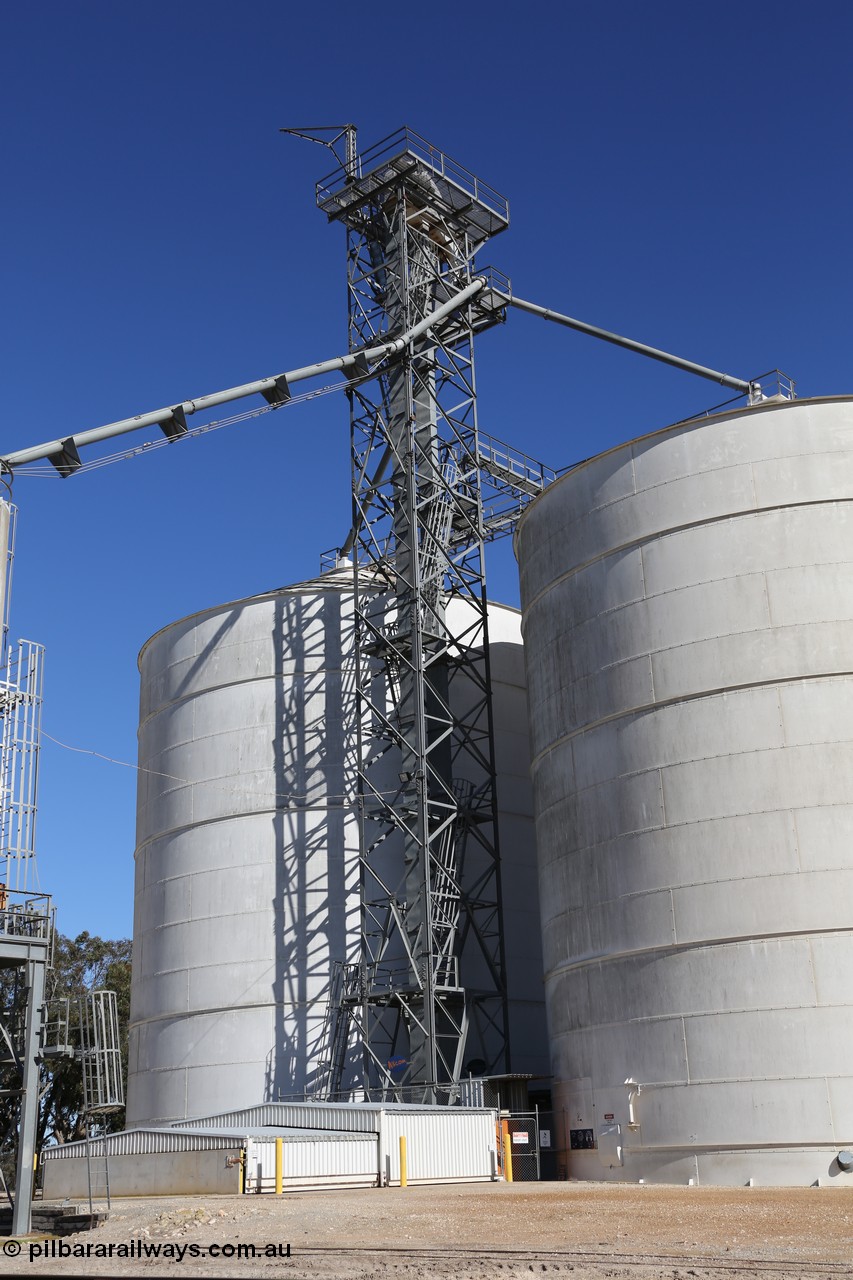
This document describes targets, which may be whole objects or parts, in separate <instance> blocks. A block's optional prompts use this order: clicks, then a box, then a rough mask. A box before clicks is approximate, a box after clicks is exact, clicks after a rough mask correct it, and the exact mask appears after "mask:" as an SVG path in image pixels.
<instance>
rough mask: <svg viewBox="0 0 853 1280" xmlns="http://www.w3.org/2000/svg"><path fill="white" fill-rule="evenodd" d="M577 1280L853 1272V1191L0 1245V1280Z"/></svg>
mask: <svg viewBox="0 0 853 1280" xmlns="http://www.w3.org/2000/svg"><path fill="white" fill-rule="evenodd" d="M288 1244H289V1245H290V1256H289V1257H287V1256H286V1246H287V1245H288ZM18 1245H20V1249H21V1252H20V1254H18V1255H17V1256H11V1255H14V1250H15V1248H16V1247H17V1246H18ZM109 1246H112V1248H111V1249H110V1248H109ZM241 1246H242V1248H241ZM245 1246H253V1247H254V1253H255V1256H254V1258H252V1257H251V1249H247V1248H246V1247H245ZM158 1247H159V1256H156V1255H155V1249H157V1248H158ZM87 1248H88V1256H87V1253H86V1252H85V1251H86V1250H87ZM238 1249H240V1254H241V1255H242V1256H240V1255H238V1253H237V1250H238ZM65 1250H68V1252H67V1253H66V1252H65ZM52 1254H53V1255H55V1256H51V1255H52ZM247 1255H248V1256H247ZM569 1273H571V1277H572V1280H605V1278H607V1280H688V1278H690V1277H696V1278H697V1280H757V1277H765V1278H766V1280H782V1278H783V1277H784V1278H785V1280H791V1278H792V1277H796V1278H797V1280H817V1278H818V1277H820V1278H821V1280H823V1278H825V1277H828V1276H837V1277H845V1278H846V1277H850V1276H853V1189H844V1188H838V1189H836V1188H825V1187H812V1188H802V1189H800V1188H797V1189H781V1188H766V1187H765V1188H762V1187H749V1188H736V1189H728V1188H718V1187H657V1186H630V1187H627V1186H613V1185H605V1184H601V1183H565V1182H550V1183H534V1184H518V1183H516V1184H514V1185H511V1186H507V1185H505V1184H503V1183H496V1184H485V1183H478V1184H473V1185H471V1184H469V1185H458V1184H456V1185H452V1186H422V1187H408V1188H406V1189H404V1190H403V1189H400V1188H388V1189H382V1190H378V1189H373V1190H358V1191H349V1190H338V1191H309V1192H299V1193H290V1194H286V1195H285V1196H283V1197H281V1198H277V1197H275V1196H272V1195H265V1196H239V1197H238V1196H212V1197H204V1198H199V1199H193V1198H186V1199H181V1198H168V1199H150V1200H115V1201H113V1209H112V1213H111V1214H110V1216H109V1219H108V1221H107V1222H106V1223H105V1224H104V1225H103V1226H101V1227H100V1228H98V1229H97V1230H95V1231H92V1232H85V1233H80V1234H77V1235H73V1236H68V1237H66V1238H65V1239H63V1240H59V1239H57V1240H52V1241H51V1240H48V1239H45V1238H36V1237H33V1238H32V1239H31V1240H23V1241H20V1242H19V1241H11V1240H4V1241H2V1242H0V1275H13V1276H24V1275H26V1276H32V1277H35V1276H39V1275H62V1276H105V1275H112V1276H115V1275H117V1276H145V1277H157V1276H163V1275H170V1276H187V1277H196V1276H198V1277H200V1276H206V1277H218V1276H228V1277H232V1276H239V1277H251V1276H265V1277H272V1276H276V1275H282V1276H287V1277H289V1278H291V1280H354V1278H355V1277H365V1278H368V1280H369V1278H371V1277H375V1280H420V1278H422V1277H432V1276H438V1277H450V1276H454V1277H459V1278H460V1280H487V1278H488V1280H495V1278H496V1277H497V1280H518V1278H519V1277H522V1276H523V1277H525V1278H526V1280H530V1277H531V1275H542V1277H543V1280H548V1278H549V1276H550V1275H554V1276H555V1280H557V1277H559V1280H563V1278H564V1277H566V1278H567V1277H568V1275H569Z"/></svg>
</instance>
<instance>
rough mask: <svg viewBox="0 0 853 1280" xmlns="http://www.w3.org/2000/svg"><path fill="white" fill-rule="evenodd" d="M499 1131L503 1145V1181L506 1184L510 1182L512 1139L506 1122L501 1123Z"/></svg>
mask: <svg viewBox="0 0 853 1280" xmlns="http://www.w3.org/2000/svg"><path fill="white" fill-rule="evenodd" d="M501 1130H502V1133H503V1144H504V1179H505V1181H506V1182H512V1137H511V1135H510V1132H509V1123H508V1121H506V1120H504V1121H502V1123H501Z"/></svg>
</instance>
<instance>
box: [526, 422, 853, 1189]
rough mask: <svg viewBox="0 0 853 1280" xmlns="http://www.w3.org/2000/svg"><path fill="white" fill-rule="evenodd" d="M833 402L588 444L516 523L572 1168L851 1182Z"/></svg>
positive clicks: (849, 445) (845, 684) (851, 752)
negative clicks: (613, 444) (584, 458)
mask: <svg viewBox="0 0 853 1280" xmlns="http://www.w3.org/2000/svg"><path fill="white" fill-rule="evenodd" d="M851 534H853V400H851V398H849V397H844V398H836V399H831V400H811V401H798V402H781V403H775V402H770V403H765V404H763V405H760V406H757V407H753V408H744V409H739V410H737V411H733V412H731V413H725V414H721V415H719V416H717V417H714V418H711V419H708V420H704V421H697V422H692V423H688V424H685V425H681V426H675V427H672V428H669V429H667V430H665V431H661V432H658V433H656V434H654V435H651V436H646V437H644V438H641V439H639V440H635V441H633V442H631V443H629V444H626V445H623V446H621V447H619V448H616V449H613V450H611V451H610V452H608V453H605V454H603V455H600V456H599V457H596V458H593V459H592V460H591V461H589V462H587V463H585V464H583V465H582V466H579V467H577V468H576V469H575V470H573V471H572V472H570V473H569V474H568V475H566V476H565V477H564V478H563V479H561V480H560V481H558V482H557V483H556V484H554V485H553V486H552V487H551V488H550V489H549V490H548V491H547V492H546V493H545V494H544V495H543V496H542V497H541V498H540V499H539V500H537V502H535V503H534V504H533V505H532V506H531V508H530V509H529V510H528V512H527V513H526V515H525V516H524V517H523V519H522V521H521V525H520V528H519V531H518V534H517V542H516V549H517V554H518V559H519V564H520V570H521V580H522V608H523V633H524V640H525V656H526V662H527V673H528V698H529V707H530V717H531V747H532V754H533V765H532V777H533V783H534V800H535V809H536V825H537V843H538V850H539V863H540V870H539V874H540V896H541V906H542V922H543V946H544V959H545V981H546V998H547V1004H548V1020H549V1031H550V1040H551V1056H552V1067H553V1072H554V1077H555V1090H556V1092H555V1103H556V1106H557V1108H558V1110H559V1112H560V1115H561V1126H560V1127H561V1140H562V1145H563V1154H562V1157H561V1159H562V1163H563V1165H564V1167H565V1168H566V1170H567V1172H568V1174H569V1176H572V1177H580V1178H614V1179H628V1180H636V1179H638V1178H642V1179H646V1180H649V1181H680V1182H688V1181H690V1180H691V1179H693V1180H698V1181H700V1182H708V1183H746V1182H748V1181H749V1179H750V1178H754V1179H755V1180H756V1181H757V1182H763V1183H777V1184H778V1183H804V1182H813V1181H815V1180H817V1179H821V1180H832V1179H841V1180H843V1179H844V1178H845V1177H849V1175H844V1174H843V1173H842V1171H841V1170H840V1168H839V1165H838V1162H837V1160H836V1154H837V1152H838V1151H839V1150H840V1149H843V1148H844V1147H845V1146H850V1145H851V1144H853V1007H851V1006H853V927H851V926H853V538H851Z"/></svg>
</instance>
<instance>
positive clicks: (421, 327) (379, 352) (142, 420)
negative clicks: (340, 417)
mask: <svg viewBox="0 0 853 1280" xmlns="http://www.w3.org/2000/svg"><path fill="white" fill-rule="evenodd" d="M485 285H486V281H485V280H484V279H483V278H482V277H480V276H478V277H477V279H476V280H472V281H471V283H470V284H468V285H466V286H465V288H464V289H460V291H459V293H457V294H454V296H453V297H452V298H450V299H449V300H448V301H447V302H445V303H443V304H442V306H440V307H438V308H436V310H435V311H433V312H432V313H431V315H429V316H427V317H426V318H425V319H423V320H421V321H420V323H419V324H416V325H414V326H413V327H412V328H411V329H407V330H406V332H405V333H402V334H401V335H400V337H399V338H394V339H392V340H391V341H390V342H384V343H382V344H381V345H379V346H376V347H368V348H366V349H363V350H361V351H352V352H350V353H349V354H348V355H345V356H336V357H335V358H334V359H332V360H321V361H319V362H318V363H317V364H309V365H304V366H303V367H302V368H300V369H292V370H290V372H288V373H284V374H277V375H274V376H273V377H271V378H259V379H257V381H255V382H244V383H242V385H241V386H239V387H228V388H227V389H226V390H225V391H214V392H213V393H212V394H211V395H207V396H199V397H198V398H197V399H195V400H184V401H182V403H181V404H180V405H169V406H167V407H165V408H162V409H153V410H151V412H149V413H140V414H136V415H135V416H134V417H132V418H122V419H120V420H119V421H118V422H109V423H107V424H106V425H105V426H103V427H93V428H92V430H90V431H80V432H78V433H77V434H75V435H73V436H70V437H69V436H66V437H64V438H63V439H62V440H50V441H48V442H47V443H46V444H39V445H34V446H33V447H32V448H30V449H18V450H17V451H16V452H15V453H9V454H6V456H5V457H2V458H0V464H2V465H3V466H4V467H5V468H7V469H9V468H12V467H20V466H23V465H24V464H25V463H27V462H36V461H38V460H39V459H42V458H50V457H51V456H53V455H55V454H59V453H62V452H63V450H64V449H65V448H66V447H67V445H68V442H69V440H70V441H71V443H72V444H73V445H74V446H76V448H78V449H80V448H82V447H83V446H85V445H88V444H97V443H99V442H100V441H101V440H110V439H112V437H113V436H123V435H127V434H128V433H129V432H131V431H139V430H141V429H142V428H143V427H153V426H157V425H159V424H160V423H161V422H165V421H168V420H169V419H170V418H172V416H173V414H174V413H175V410H176V408H177V409H181V410H183V412H184V413H185V414H187V415H189V414H191V413H199V412H201V411H202V410H204V409H213V408H215V407H216V406H217V405H221V404H228V403H230V402H231V401H232V400H242V399H244V398H245V397H246V396H253V395H262V394H263V392H265V391H274V390H275V389H276V383H277V382H279V380H280V379H282V378H283V379H285V381H286V383H287V385H288V386H289V385H290V384H291V383H293V382H305V381H307V379H309V378H319V377H322V375H323V374H326V373H336V372H337V371H339V370H343V369H351V368H353V367H358V366H359V365H361V366H363V365H364V363H365V361H366V362H367V363H369V364H375V363H376V362H377V361H379V360H384V359H385V358H386V357H387V356H393V355H397V354H398V353H399V352H400V351H402V350H403V348H404V347H405V346H406V345H407V344H408V343H409V342H412V341H414V339H415V338H419V337H420V336H421V334H424V333H426V332H427V331H428V330H429V329H432V328H434V327H435V326H436V325H437V324H441V322H442V320H446V319H447V317H448V316H449V315H450V314H451V313H452V312H454V311H456V310H458V308H459V307H461V306H463V305H464V304H465V303H466V302H468V301H469V300H470V299H471V298H473V297H474V296H475V295H476V294H478V293H479V292H480V291H481V290H482V289H483V288H485Z"/></svg>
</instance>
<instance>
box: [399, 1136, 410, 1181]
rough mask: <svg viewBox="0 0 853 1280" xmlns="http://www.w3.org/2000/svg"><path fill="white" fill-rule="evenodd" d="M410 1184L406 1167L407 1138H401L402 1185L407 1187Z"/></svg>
mask: <svg viewBox="0 0 853 1280" xmlns="http://www.w3.org/2000/svg"><path fill="white" fill-rule="evenodd" d="M408 1185H409V1178H408V1170H407V1168H406V1139H405V1138H403V1137H401V1138H400V1186H401V1187H407V1186H408Z"/></svg>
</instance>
